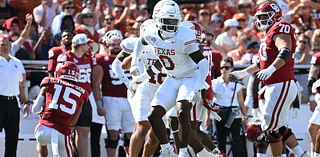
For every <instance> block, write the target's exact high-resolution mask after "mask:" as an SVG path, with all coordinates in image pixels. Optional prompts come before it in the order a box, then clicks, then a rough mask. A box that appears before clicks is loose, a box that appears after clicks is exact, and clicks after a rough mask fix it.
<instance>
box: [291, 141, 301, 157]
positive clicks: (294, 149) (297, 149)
mask: <svg viewBox="0 0 320 157" xmlns="http://www.w3.org/2000/svg"><path fill="white" fill-rule="evenodd" d="M291 150H292V151H293V152H294V154H296V155H297V156H301V155H302V154H303V153H304V152H303V150H302V149H301V147H300V145H299V144H297V145H296V146H294V147H293V148H292V149H291Z"/></svg>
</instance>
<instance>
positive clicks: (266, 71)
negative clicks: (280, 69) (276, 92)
mask: <svg viewBox="0 0 320 157" xmlns="http://www.w3.org/2000/svg"><path fill="white" fill-rule="evenodd" d="M276 70H277V69H276V68H275V67H274V66H273V65H271V66H269V67H268V68H267V69H263V70H261V71H259V72H258V73H257V77H258V79H260V80H261V81H264V80H267V79H268V78H269V77H270V76H271V75H272V74H273V73H274V72H275V71H276Z"/></svg>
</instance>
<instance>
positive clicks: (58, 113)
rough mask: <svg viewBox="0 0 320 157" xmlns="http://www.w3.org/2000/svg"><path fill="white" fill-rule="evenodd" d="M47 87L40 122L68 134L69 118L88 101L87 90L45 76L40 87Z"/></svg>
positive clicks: (69, 131) (69, 132)
mask: <svg viewBox="0 0 320 157" xmlns="http://www.w3.org/2000/svg"><path fill="white" fill-rule="evenodd" d="M44 86H46V87H47V92H46V103H45V109H44V111H43V112H42V117H41V120H40V121H39V123H40V124H43V125H45V126H48V127H51V128H54V129H56V130H58V131H59V132H60V133H62V134H64V135H70V134H71V130H70V128H69V127H70V124H71V119H72V117H73V115H74V114H75V112H76V111H77V110H78V109H79V107H80V106H81V105H82V104H83V103H85V102H87V101H88V97H89V94H88V92H87V91H86V90H85V89H83V88H81V87H79V86H77V85H74V84H70V83H68V82H66V81H64V80H61V79H59V78H55V77H46V78H44V79H43V80H42V83H41V85H40V87H41V88H42V87H44Z"/></svg>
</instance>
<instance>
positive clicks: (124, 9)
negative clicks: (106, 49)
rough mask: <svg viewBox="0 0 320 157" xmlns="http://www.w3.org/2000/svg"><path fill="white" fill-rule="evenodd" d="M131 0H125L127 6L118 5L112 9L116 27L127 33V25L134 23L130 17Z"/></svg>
mask: <svg viewBox="0 0 320 157" xmlns="http://www.w3.org/2000/svg"><path fill="white" fill-rule="evenodd" d="M129 2H130V1H129V0H125V6H123V5H116V6H114V8H113V10H112V15H113V17H114V18H115V24H114V25H115V28H116V29H118V30H120V31H121V32H122V34H125V33H126V27H127V26H131V25H132V24H133V23H134V20H133V19H129V18H128V16H129V14H130V9H129V7H130V3H129Z"/></svg>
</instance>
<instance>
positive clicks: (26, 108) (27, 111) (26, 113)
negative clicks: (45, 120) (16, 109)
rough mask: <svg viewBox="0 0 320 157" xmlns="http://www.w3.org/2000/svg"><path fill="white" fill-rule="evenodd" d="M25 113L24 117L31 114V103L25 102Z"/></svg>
mask: <svg viewBox="0 0 320 157" xmlns="http://www.w3.org/2000/svg"><path fill="white" fill-rule="evenodd" d="M23 113H24V115H23V117H24V118H26V117H28V116H29V113H30V104H29V103H26V104H24V106H23Z"/></svg>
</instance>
